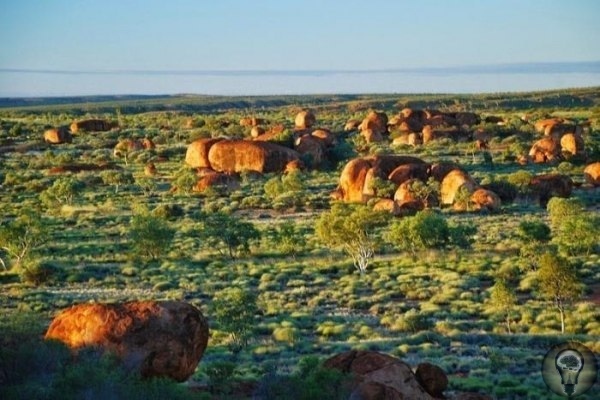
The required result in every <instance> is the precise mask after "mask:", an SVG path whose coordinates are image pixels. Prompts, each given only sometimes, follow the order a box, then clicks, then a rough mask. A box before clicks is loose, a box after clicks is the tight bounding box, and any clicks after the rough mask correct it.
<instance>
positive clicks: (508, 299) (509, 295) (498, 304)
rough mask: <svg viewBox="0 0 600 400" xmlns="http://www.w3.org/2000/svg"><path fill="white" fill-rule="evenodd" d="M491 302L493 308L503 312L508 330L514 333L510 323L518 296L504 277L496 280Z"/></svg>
mask: <svg viewBox="0 0 600 400" xmlns="http://www.w3.org/2000/svg"><path fill="white" fill-rule="evenodd" d="M490 303H491V305H492V307H493V308H495V309H496V310H498V311H500V312H501V313H502V315H503V316H504V322H505V323H506V330H507V331H508V333H512V331H511V329H510V323H511V317H512V312H513V310H514V308H515V306H516V305H517V296H516V295H515V292H514V291H513V290H512V289H511V288H510V287H509V286H508V285H507V284H506V281H504V280H503V279H498V280H496V283H495V284H494V286H492V289H491V295H490Z"/></svg>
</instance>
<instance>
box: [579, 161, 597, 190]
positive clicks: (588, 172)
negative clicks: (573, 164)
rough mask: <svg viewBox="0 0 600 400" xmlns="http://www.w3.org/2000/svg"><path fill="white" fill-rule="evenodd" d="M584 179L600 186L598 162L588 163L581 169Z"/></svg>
mask: <svg viewBox="0 0 600 400" xmlns="http://www.w3.org/2000/svg"><path fill="white" fill-rule="evenodd" d="M583 175H584V176H585V180H586V181H587V182H588V183H590V184H592V185H593V186H600V162H595V163H593V164H589V165H587V166H586V167H585V169H584V170H583Z"/></svg>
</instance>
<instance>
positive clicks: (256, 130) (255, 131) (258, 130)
mask: <svg viewBox="0 0 600 400" xmlns="http://www.w3.org/2000/svg"><path fill="white" fill-rule="evenodd" d="M264 133H265V130H264V128H262V127H260V126H253V127H252V129H251V130H250V136H252V137H253V138H257V137H259V136H261V135H264Z"/></svg>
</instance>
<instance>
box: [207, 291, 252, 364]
mask: <svg viewBox="0 0 600 400" xmlns="http://www.w3.org/2000/svg"><path fill="white" fill-rule="evenodd" d="M256 301H257V297H256V294H254V293H252V292H250V291H248V290H243V289H240V288H226V289H223V290H221V291H219V292H217V293H216V294H215V296H214V297H213V303H212V306H211V308H212V315H213V316H214V318H215V319H216V321H217V323H218V324H219V329H221V330H223V331H225V332H227V333H229V335H230V339H231V342H230V348H231V350H232V351H234V352H239V351H240V350H241V349H242V348H243V347H246V346H247V345H248V341H249V340H250V337H251V336H252V333H253V332H254V316H255V315H256V313H257V312H258V306H257V302H256Z"/></svg>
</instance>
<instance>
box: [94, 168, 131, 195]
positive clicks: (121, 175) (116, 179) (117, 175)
mask: <svg viewBox="0 0 600 400" xmlns="http://www.w3.org/2000/svg"><path fill="white" fill-rule="evenodd" d="M100 178H102V182H103V183H104V184H105V185H114V187H115V193H118V192H119V186H121V185H127V184H131V183H133V175H131V173H130V172H122V171H114V170H113V171H102V172H101V173H100Z"/></svg>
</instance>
